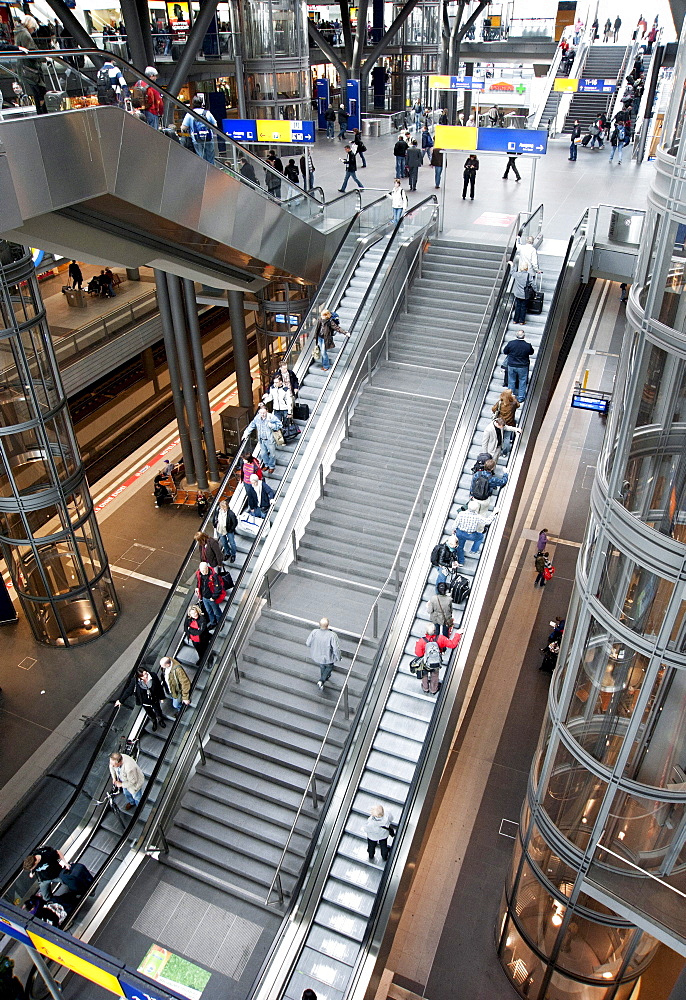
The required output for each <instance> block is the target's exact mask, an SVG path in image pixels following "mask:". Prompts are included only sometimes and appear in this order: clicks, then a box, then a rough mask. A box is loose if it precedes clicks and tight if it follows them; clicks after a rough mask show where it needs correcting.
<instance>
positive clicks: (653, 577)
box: [496, 35, 686, 1000]
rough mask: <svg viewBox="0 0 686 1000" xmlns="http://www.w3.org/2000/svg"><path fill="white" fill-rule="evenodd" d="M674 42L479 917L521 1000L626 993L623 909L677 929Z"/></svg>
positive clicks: (682, 610)
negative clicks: (594, 448) (506, 828)
mask: <svg viewBox="0 0 686 1000" xmlns="http://www.w3.org/2000/svg"><path fill="white" fill-rule="evenodd" d="M685 50H686V46H685V45H684V36H683V35H682V41H681V44H680V47H679V54H678V57H677V64H676V67H675V77H674V93H673V95H672V101H671V104H670V109H669V112H668V115H667V117H666V120H665V129H664V132H663V137H662V141H663V145H662V148H661V149H660V150H659V151H658V156H657V171H656V177H655V180H654V182H653V186H652V189H651V192H650V194H649V198H648V205H649V210H648V216H647V218H646V223H645V228H644V230H643V233H644V235H643V243H642V248H641V253H640V256H639V260H638V263H637V270H636V276H635V280H634V284H633V286H632V291H631V295H630V298H629V302H628V305H627V328H626V335H625V338H624V344H623V348H622V353H621V357H620V362H619V369H618V373H617V378H616V382H615V386H616V388H615V396H614V399H613V403H612V410H611V416H610V420H609V423H608V428H607V432H606V436H605V442H604V446H603V451H602V453H601V457H600V461H599V463H598V468H597V473H596V479H595V482H594V485H593V489H592V492H591V510H590V516H589V522H588V526H587V531H586V538H585V541H584V545H583V547H582V549H581V552H580V556H579V560H578V563H577V569H576V580H575V589H574V594H573V597H572V602H571V607H570V611H569V615H568V617H567V626H566V629H565V637H564V643H563V648H562V650H561V652H560V657H559V664H560V666H559V669H558V670H557V671H556V672H555V675H554V676H553V681H552V685H551V693H550V701H549V709H548V714H547V717H546V719H545V722H544V726H543V731H542V734H541V739H540V743H539V747H538V750H537V753H536V756H535V759H534V762H533V766H532V770H531V775H530V782H529V790H528V795H527V801H526V803H525V804H524V807H523V810H522V817H521V824H520V830H519V837H518V841H517V844H516V848H515V854H514V857H513V861H512V867H511V871H510V874H509V877H508V881H507V884H506V887H505V892H504V898H503V903H502V907H501V914H500V919H499V922H498V926H497V928H496V936H497V942H498V950H499V956H500V959H501V962H502V964H503V968H504V969H505V971H506V973H507V975H508V976H509V978H510V980H511V982H512V984H513V985H514V986H515V987H516V989H517V990H518V992H519V993H520V994H521V995H522V996H525V997H529V998H532V1000H543V998H544V997H545V998H546V1000H553V998H554V1000H572V998H579V997H583V998H589V1000H615V998H620V1000H625V998H628V997H629V996H630V995H631V993H632V991H633V989H634V987H635V981H636V979H637V977H638V976H639V975H640V974H641V972H642V970H643V969H645V967H646V966H647V965H648V963H649V962H650V960H651V958H652V957H653V954H654V952H655V949H656V947H657V940H656V938H655V937H653V936H651V934H650V933H648V932H647V930H646V929H640V928H639V927H637V926H636V925H635V924H634V923H633V921H632V920H631V917H632V916H636V917H637V918H638V917H639V916H640V918H641V919H640V923H641V925H642V927H643V928H646V927H647V928H648V929H650V927H651V926H654V927H655V929H656V932H657V930H658V929H659V927H660V926H667V927H669V928H670V929H671V930H673V931H674V933H676V934H678V935H679V937H681V938H682V939H683V937H684V935H685V934H686V916H685V915H684V912H683V911H684V907H683V898H682V896H681V895H679V893H683V891H686V503H685V500H686V297H684V298H683V299H682V297H681V296H682V293H683V291H684V288H685V287H686V252H685V250H684V239H685V238H686V179H685V178H686V169H685V167H686V139H685V138H684V135H683V131H684V130H683V123H684V120H685V119H686V51H685ZM674 890H678V891H679V892H675V891H674ZM620 913H621V915H620Z"/></svg>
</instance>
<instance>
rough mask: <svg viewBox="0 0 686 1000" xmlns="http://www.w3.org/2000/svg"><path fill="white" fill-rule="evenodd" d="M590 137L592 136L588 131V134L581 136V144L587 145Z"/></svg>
mask: <svg viewBox="0 0 686 1000" xmlns="http://www.w3.org/2000/svg"><path fill="white" fill-rule="evenodd" d="M592 138H593V136H592V135H591V133H590V132H589V133H588V135H585V136H584V137H583V139H582V140H581V145H582V146H588V144H589V142H590V141H591V139H592Z"/></svg>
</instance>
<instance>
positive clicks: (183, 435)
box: [155, 268, 197, 486]
mask: <svg viewBox="0 0 686 1000" xmlns="http://www.w3.org/2000/svg"><path fill="white" fill-rule="evenodd" d="M155 284H156V285H157V303H158V305H159V307H160V316H161V318H162V333H163V335H164V349H165V353H166V355H167V367H168V369H169V383H170V385H171V391H172V398H173V400H174V413H175V414H176V423H177V426H178V428H179V441H180V442H181V456H182V458H183V465H184V469H185V473H186V482H187V483H188V484H189V485H190V486H192V485H193V484H194V483H196V482H197V480H196V476H195V462H194V461H193V452H192V450H191V439H190V435H189V433H188V424H187V423H186V411H185V410H184V408H183V394H182V392H181V379H180V377H179V364H178V361H177V357H176V341H175V339H174V321H173V319H172V313H171V305H170V303H169V291H168V289H167V275H166V272H165V271H160V270H158V269H157V268H155Z"/></svg>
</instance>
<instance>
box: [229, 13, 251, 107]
mask: <svg viewBox="0 0 686 1000" xmlns="http://www.w3.org/2000/svg"><path fill="white" fill-rule="evenodd" d="M229 14H230V15H231V21H230V23H231V32H232V34H233V45H234V58H233V65H234V69H235V71H236V100H237V102H238V117H239V118H241V119H245V118H247V117H248V110H247V106H246V103H245V75H244V72H243V33H242V31H241V29H240V23H241V18H240V11H239V9H238V0H231V3H230V4H229Z"/></svg>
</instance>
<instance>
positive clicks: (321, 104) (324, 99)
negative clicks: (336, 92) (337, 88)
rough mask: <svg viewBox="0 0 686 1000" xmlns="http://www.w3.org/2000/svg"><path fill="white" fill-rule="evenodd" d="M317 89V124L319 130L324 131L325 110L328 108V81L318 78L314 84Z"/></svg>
mask: <svg viewBox="0 0 686 1000" xmlns="http://www.w3.org/2000/svg"><path fill="white" fill-rule="evenodd" d="M316 88H317V123H318V125H319V127H320V128H321V129H326V118H325V117H324V115H325V114H326V109H327V108H328V106H329V81H328V80H327V79H325V78H323V77H322V78H320V79H319V80H317V83H316Z"/></svg>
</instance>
